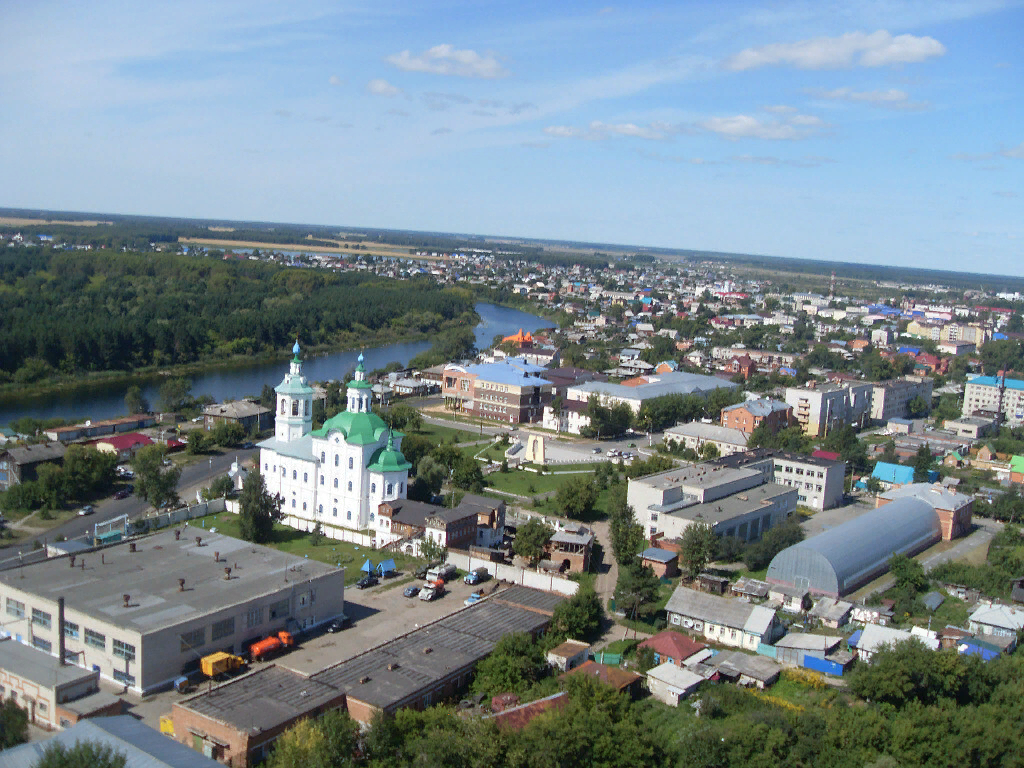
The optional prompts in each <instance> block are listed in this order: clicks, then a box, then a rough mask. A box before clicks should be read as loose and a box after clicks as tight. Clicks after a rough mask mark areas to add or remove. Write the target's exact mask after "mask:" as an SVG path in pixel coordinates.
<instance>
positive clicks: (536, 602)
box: [491, 586, 565, 614]
mask: <svg viewBox="0 0 1024 768" xmlns="http://www.w3.org/2000/svg"><path fill="white" fill-rule="evenodd" d="M491 599H492V600H497V602H499V603H508V604H509V605H519V606H522V607H523V608H527V609H529V610H533V611H543V612H544V613H547V614H551V613H552V612H553V611H554V610H555V608H557V607H558V604H559V603H561V602H563V601H564V600H565V598H564V597H562V596H561V595H556V594H554V593H552V592H541V591H540V590H538V589H531V588H530V587H520V586H514V587H509V588H508V589H506V590H503V591H501V592H498V593H497V594H495V595H494V596H493V597H492V598H491Z"/></svg>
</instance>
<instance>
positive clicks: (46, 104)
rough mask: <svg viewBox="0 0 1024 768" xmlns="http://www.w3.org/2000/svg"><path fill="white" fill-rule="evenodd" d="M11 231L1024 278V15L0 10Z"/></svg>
mask: <svg viewBox="0 0 1024 768" xmlns="http://www.w3.org/2000/svg"><path fill="white" fill-rule="evenodd" d="M0 27H2V28H3V29H4V41H3V43H2V45H0V167H2V168H3V176H4V183H3V184H2V191H0V206H5V207H21V208H42V209H48V210H74V211H92V212H105V213H122V214H140V215H154V216H182V217H196V218H208V219H238V220H251V221H281V222H297V223H311V224H329V225H339V226H350V227H384V228H392V229H411V230H428V231H438V232H460V233H474V234H488V235H503V236H513V237H536V238H550V239H563V240H584V241H591V242H606V243H619V244H628V245H637V246H657V247H666V248H682V249H699V250H712V251H723V252H735V253H751V254H767V255H775V256H787V257H797V258H813V259H827V260H835V261H853V262H863V263H875V264H889V265H899V266H917V267H931V268H939V269H951V270H962V271H976V272H987V273H997V274H1011V275H1024V98H1022V97H1024V45H1022V44H1021V42H1020V39H1021V32H1022V31H1024V0H859V1H858V2H848V3H844V2H833V1H831V0H776V1H775V2H743V1H742V0H722V1H721V2H711V0H701V1H700V2H689V1H687V0H675V1H674V2H646V1H645V0H633V1H631V2H630V3H628V4H608V0H601V2H596V3H587V2H573V1H572V0H565V1H563V2H558V3H552V2H549V1H548V2H509V1H507V0H506V1H504V2H498V1H493V2H492V1H491V0H467V1H466V2H462V1H460V0H430V2H425V1H424V0H419V2H401V1H399V0H289V2H280V1H279V0H237V1H236V0H229V1H221V0H174V2H157V1H156V0H154V1H153V2H145V3H139V2H137V0H133V1H132V2H118V1H117V0H90V2H87V3H69V2H67V1H66V0H58V1H53V0H0Z"/></svg>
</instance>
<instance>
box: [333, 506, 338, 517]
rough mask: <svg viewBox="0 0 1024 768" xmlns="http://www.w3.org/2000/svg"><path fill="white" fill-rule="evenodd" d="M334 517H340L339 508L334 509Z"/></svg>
mask: <svg viewBox="0 0 1024 768" xmlns="http://www.w3.org/2000/svg"><path fill="white" fill-rule="evenodd" d="M334 516H335V517H337V516H338V508H337V507H335V508H334Z"/></svg>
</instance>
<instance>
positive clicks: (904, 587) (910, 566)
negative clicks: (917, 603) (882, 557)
mask: <svg viewBox="0 0 1024 768" xmlns="http://www.w3.org/2000/svg"><path fill="white" fill-rule="evenodd" d="M889 573H891V574H892V576H893V578H894V579H895V580H896V588H897V589H899V590H901V591H903V592H907V593H909V594H912V595H916V594H917V593H918V592H922V591H924V589H925V588H926V587H927V586H928V577H927V576H925V573H924V566H922V565H921V563H919V562H918V561H917V560H915V559H914V558H912V557H907V556H906V555H903V554H894V555H893V556H892V557H890V558H889Z"/></svg>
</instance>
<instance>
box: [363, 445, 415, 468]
mask: <svg viewBox="0 0 1024 768" xmlns="http://www.w3.org/2000/svg"><path fill="white" fill-rule="evenodd" d="M366 468H367V469H368V470H370V471H371V472H402V471H404V470H409V469H412V464H410V463H409V462H408V461H406V459H405V456H403V455H402V452H401V451H396V450H395V449H394V448H393V447H392V443H391V441H390V440H389V441H388V446H387V448H378V449H377V450H376V451H374V452H373V455H372V456H371V457H370V463H369V464H368V465H367V466H366Z"/></svg>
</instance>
